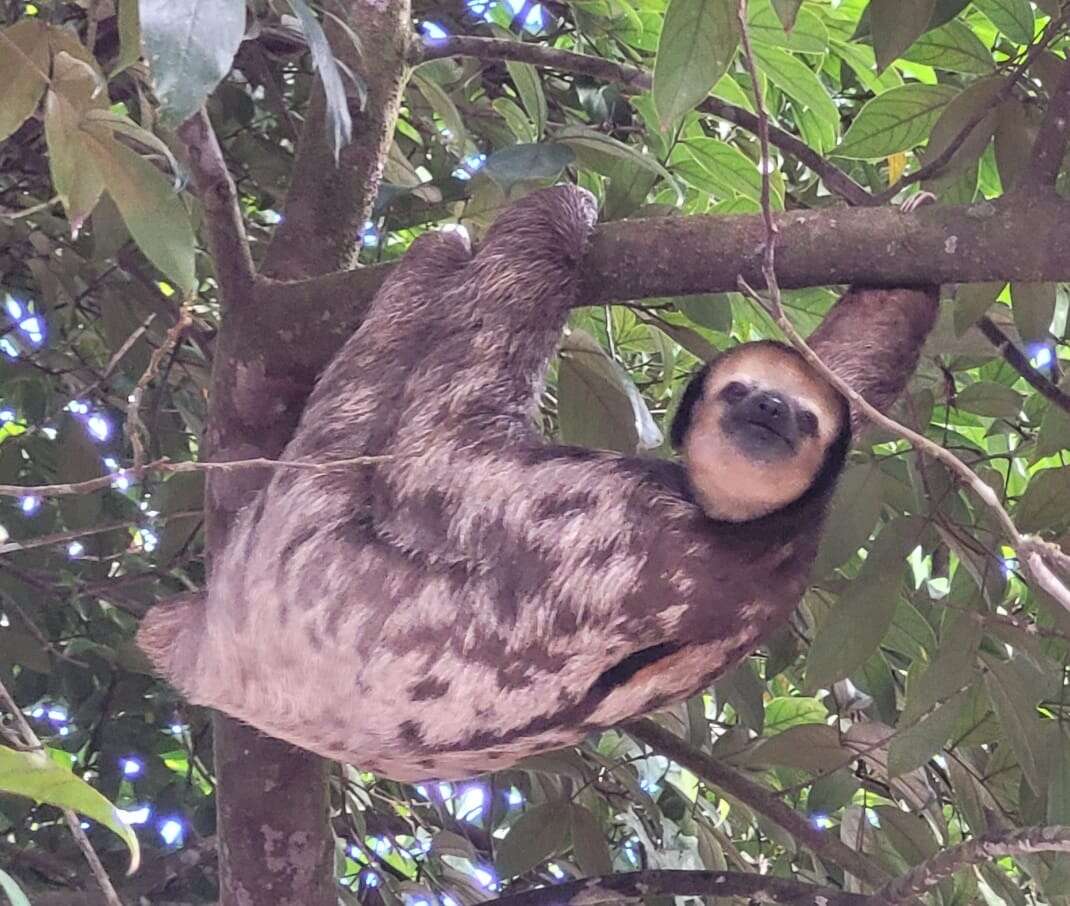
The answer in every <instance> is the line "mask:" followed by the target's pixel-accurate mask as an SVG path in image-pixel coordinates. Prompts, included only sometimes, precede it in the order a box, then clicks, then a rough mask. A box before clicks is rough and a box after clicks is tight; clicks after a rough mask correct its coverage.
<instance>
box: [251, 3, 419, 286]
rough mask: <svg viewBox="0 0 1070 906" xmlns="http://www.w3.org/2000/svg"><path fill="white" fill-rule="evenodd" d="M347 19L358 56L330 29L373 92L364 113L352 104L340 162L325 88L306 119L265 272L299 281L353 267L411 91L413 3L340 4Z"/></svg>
mask: <svg viewBox="0 0 1070 906" xmlns="http://www.w3.org/2000/svg"><path fill="white" fill-rule="evenodd" d="M332 5H333V6H334V7H335V11H336V13H337V14H338V17H339V19H340V20H341V21H342V22H344V23H345V24H346V26H348V28H349V29H351V30H352V32H353V33H354V34H356V35H358V36H359V38H360V42H361V46H362V48H363V50H358V49H357V48H356V47H355V46H354V43H353V41H352V39H351V38H350V36H349V35H348V34H346V30H345V29H344V28H342V27H341V26H340V25H338V24H337V23H336V22H335V21H334V20H333V19H331V20H329V21H328V22H327V25H326V30H327V33H328V35H330V36H331V38H332V40H331V48H332V50H333V51H334V53H335V55H336V57H337V58H338V60H339V62H341V63H342V64H344V65H345V66H346V67H348V69H349V70H350V71H351V72H354V73H357V74H358V75H359V76H360V78H361V79H362V80H363V81H364V84H365V86H366V88H367V97H366V98H365V101H364V104H363V108H362V109H360V108H358V106H357V103H356V102H355V101H354V100H353V99H352V98H351V99H350V104H349V108H350V115H351V116H352V118H353V140H352V141H351V142H350V143H349V144H348V145H346V146H345V147H344V148H343V149H342V151H341V154H340V155H339V158H338V160H337V161H336V160H335V155H334V150H333V148H332V147H331V130H330V129H328V128H325V120H326V117H327V101H326V94H325V93H324V89H323V83H322V81H317V82H316V87H315V90H314V92H313V95H312V101H311V102H310V104H309V109H308V113H307V115H306V117H305V126H304V129H303V130H302V134H301V141H300V143H299V144H298V149H297V159H296V160H295V161H294V169H293V177H292V179H291V181H290V188H289V191H288V192H287V196H286V206H285V209H284V211H283V220H282V222H281V223H280V224H279V225H278V227H277V228H276V230H275V235H274V236H273V237H272V240H271V242H270V244H269V245H268V249H267V253H266V254H265V257H264V265H263V273H264V274H265V275H267V276H272V277H284V278H289V279H294V278H297V277H304V276H313V275H316V274H323V273H328V272H330V271H335V270H340V269H343V268H346V267H349V266H351V265H352V258H353V255H354V252H355V250H356V249H357V242H358V237H359V235H360V228H361V226H362V225H363V223H364V221H365V220H366V219H367V218H368V214H369V213H370V212H371V209H372V204H373V203H374V201H375V197H376V193H377V192H378V190H379V179H380V176H381V175H382V170H383V162H384V161H385V160H386V154H387V151H388V150H389V148H390V143H391V142H392V141H393V138H394V125H395V122H396V120H397V114H398V110H399V109H400V106H401V94H402V89H403V88H404V85H405V80H406V75H407V66H406V62H405V58H406V54H407V52H408V46H409V42H410V40H411V27H412V26H411V23H412V19H411V12H410V5H409V2H408V0H395V2H391V3H383V2H376V0H336V2H335V3H333V4H332Z"/></svg>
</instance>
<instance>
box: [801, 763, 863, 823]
mask: <svg viewBox="0 0 1070 906" xmlns="http://www.w3.org/2000/svg"><path fill="white" fill-rule="evenodd" d="M860 786H861V784H860V783H859V781H858V778H857V777H855V775H854V771H852V770H851V769H850V768H839V769H838V770H835V771H833V772H832V773H831V774H826V775H825V776H824V777H822V778H821V779H820V780H817V781H815V782H814V785H813V786H811V787H810V793H809V795H808V796H807V797H806V810H807V811H808V812H809V813H810V814H811V815H831V814H832V813H833V812H836V811H839V809H841V808H843V806H845V805H847V803H848V802H850V801H851V799H852V798H854V794H855V792H856V791H857V790H858V789H859V787H860Z"/></svg>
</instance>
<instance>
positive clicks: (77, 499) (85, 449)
mask: <svg viewBox="0 0 1070 906" xmlns="http://www.w3.org/2000/svg"><path fill="white" fill-rule="evenodd" d="M58 440H59V462H58V463H57V468H56V478H57V479H58V480H59V481H61V482H71V483H74V482H79V481H88V480H90V479H92V478H98V477H99V476H101V475H103V474H104V469H103V467H102V466H101V463H100V453H99V451H98V450H97V448H96V446H95V445H94V444H93V442H92V441H91V440H90V439H89V435H88V434H87V432H86V429H85V425H83V424H82V423H81V422H80V421H78V419H76V418H75V417H74V416H73V415H71V414H69V413H65V414H64V415H63V416H62V418H61V419H60V425H59V435H58ZM101 494H102V492H100V491H98V492H96V493H94V494H73V495H70V496H64V497H60V498H59V510H60V512H61V513H62V514H63V521H64V522H65V523H66V524H67V525H68V526H69V527H70V528H72V529H83V528H90V527H91V526H93V525H94V524H95V523H96V522H97V521H98V519H99V518H100V513H101V507H102V506H103V500H102V497H101Z"/></svg>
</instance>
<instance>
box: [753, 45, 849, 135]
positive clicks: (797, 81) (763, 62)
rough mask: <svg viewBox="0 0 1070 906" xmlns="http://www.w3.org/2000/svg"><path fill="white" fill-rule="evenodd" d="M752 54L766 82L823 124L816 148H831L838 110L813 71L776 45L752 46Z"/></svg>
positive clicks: (838, 125) (837, 124)
mask: <svg viewBox="0 0 1070 906" xmlns="http://www.w3.org/2000/svg"><path fill="white" fill-rule="evenodd" d="M754 55H755V56H756V57H757V59H758V64H759V67H760V69H761V71H762V72H763V73H765V75H766V76H767V77H768V78H769V81H770V82H772V83H773V84H774V85H776V86H777V88H779V89H780V90H781V91H783V92H784V94H786V95H787V96H788V97H790V98H791V99H792V100H793V101H795V102H796V103H797V104H801V105H802V107H803V109H804V110H808V111H810V112H811V113H813V114H814V116H816V117H817V118H818V119H819V120H820V121H821V122H822V123H823V124H824V125H825V126H826V127H827V140H826V141H825V142H823V143H822V147H821V149H820V150H824V149H825V148H831V147H832V146H833V145H834V144H835V143H836V138H837V137H838V135H839V131H840V113H839V111H838V110H837V109H836V105H835V104H834V103H833V102H832V98H830V97H829V94H828V91H826V90H825V86H824V85H822V84H821V80H820V79H819V78H818V77H817V75H816V74H815V73H814V71H813V70H812V69H811V68H810V67H809V66H807V65H806V64H805V63H803V62H802V61H801V60H799V59H797V58H796V57H793V56H792V55H791V54H789V53H787V52H785V51H783V50H780V49H779V48H776V47H762V46H759V47H755V49H754Z"/></svg>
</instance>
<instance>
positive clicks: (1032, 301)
mask: <svg viewBox="0 0 1070 906" xmlns="http://www.w3.org/2000/svg"><path fill="white" fill-rule="evenodd" d="M1011 302H1012V307H1011V310H1012V311H1013V313H1014V326H1015V327H1017V328H1018V333H1019V334H1021V336H1022V339H1023V340H1026V341H1033V340H1044V339H1046V338H1047V337H1048V332H1049V330H1050V329H1051V319H1052V318H1053V317H1055V303H1056V290H1055V284H1054V283H1012V284H1011Z"/></svg>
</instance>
